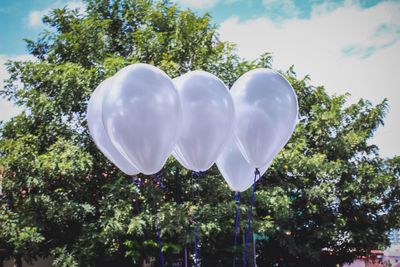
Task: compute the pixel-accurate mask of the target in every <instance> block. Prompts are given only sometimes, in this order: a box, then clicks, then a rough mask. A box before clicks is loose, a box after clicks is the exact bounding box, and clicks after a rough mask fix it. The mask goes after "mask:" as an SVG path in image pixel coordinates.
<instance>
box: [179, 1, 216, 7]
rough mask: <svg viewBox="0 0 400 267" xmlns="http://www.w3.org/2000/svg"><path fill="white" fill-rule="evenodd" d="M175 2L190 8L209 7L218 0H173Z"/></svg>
mask: <svg viewBox="0 0 400 267" xmlns="http://www.w3.org/2000/svg"><path fill="white" fill-rule="evenodd" d="M175 2H177V3H179V4H182V5H184V6H186V7H190V8H197V9H203V8H210V7H213V6H215V5H216V4H217V2H218V0H175Z"/></svg>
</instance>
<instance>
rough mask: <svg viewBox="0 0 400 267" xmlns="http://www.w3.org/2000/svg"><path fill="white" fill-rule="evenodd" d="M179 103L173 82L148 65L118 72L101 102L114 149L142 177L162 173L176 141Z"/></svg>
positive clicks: (161, 72)
mask: <svg viewBox="0 0 400 267" xmlns="http://www.w3.org/2000/svg"><path fill="white" fill-rule="evenodd" d="M181 113H182V109H181V104H180V100H179V95H178V92H177V91H176V89H175V87H174V84H173V83H172V80H171V79H170V78H169V77H168V76H167V75H166V74H165V73H164V72H163V71H162V70H160V69H158V68H156V67H154V66H151V65H148V64H133V65H130V66H127V67H125V68H123V69H122V70H120V71H119V72H118V73H117V74H116V75H115V76H114V79H113V90H110V91H109V92H108V94H107V95H106V97H105V98H104V102H103V121H104V125H105V128H106V130H107V133H108V136H109V137H110V139H111V141H112V143H113V144H114V145H115V147H116V148H117V149H118V150H119V151H121V152H122V153H123V154H124V155H126V156H127V159H128V160H129V161H130V162H131V163H133V164H134V166H135V167H136V168H137V169H138V170H139V171H140V172H142V173H144V174H154V173H157V172H158V171H160V170H161V168H162V167H163V165H164V163H165V161H166V160H167V158H168V156H169V155H170V154H171V151H172V149H173V148H174V145H175V143H176V140H177V136H178V131H179V124H180V121H181Z"/></svg>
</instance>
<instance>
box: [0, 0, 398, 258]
mask: <svg viewBox="0 0 400 267" xmlns="http://www.w3.org/2000/svg"><path fill="white" fill-rule="evenodd" d="M43 22H44V23H45V24H46V25H48V26H49V27H50V28H51V30H50V31H44V32H43V33H42V34H41V35H40V36H39V38H38V40H36V41H32V40H26V41H27V46H28V50H29V52H30V53H31V54H32V55H34V56H35V57H36V58H37V59H36V60H35V61H33V62H9V63H8V71H9V73H10V79H9V80H8V81H7V82H6V86H5V88H4V89H3V90H2V91H0V94H1V95H2V96H5V97H7V98H8V99H10V100H13V101H15V102H16V103H17V104H18V105H20V106H23V107H24V111H23V112H22V113H21V114H20V115H17V116H16V117H14V118H12V119H11V120H10V121H8V122H6V123H3V124H2V125H1V129H0V132H1V139H0V155H1V159H0V165H1V166H3V167H4V174H3V180H2V189H3V196H2V198H1V202H0V205H1V206H2V209H1V211H0V225H1V227H0V246H2V247H5V248H7V249H8V250H9V251H11V252H12V254H13V255H14V257H21V256H23V257H24V258H26V259H28V260H32V259H34V258H35V257H37V256H47V255H53V256H54V257H55V261H54V264H55V266H110V265H113V266H117V265H118V266H128V265H129V266H132V263H135V264H136V265H139V264H140V263H141V262H142V261H143V259H145V258H146V257H149V256H154V257H158V244H157V239H156V230H155V223H154V222H155V212H154V211H155V209H157V210H158V212H157V216H158V218H159V221H160V226H161V235H162V239H163V242H164V246H163V249H164V251H165V254H166V258H167V262H168V261H171V258H172V257H174V255H173V252H174V251H180V250H182V249H183V247H184V246H185V244H186V245H187V248H188V249H189V250H191V251H192V247H193V245H192V242H193V237H192V226H191V219H192V218H193V216H196V218H197V220H198V222H199V225H198V227H199V238H200V243H201V262H202V264H203V265H204V266H226V265H227V264H231V261H232V257H233V248H232V246H231V245H230V244H232V241H233V240H232V239H233V228H234V214H235V208H236V207H235V202H234V199H233V193H232V192H231V191H230V190H229V188H228V186H227V185H226V184H225V182H224V181H223V179H222V177H221V176H220V175H219V172H218V171H217V170H216V168H215V167H213V168H212V169H210V170H209V171H207V172H206V173H205V174H204V175H202V177H201V178H200V186H199V191H200V203H199V205H197V206H195V205H193V204H192V202H191V200H192V196H191V185H190V180H191V176H192V174H191V173H190V172H188V171H187V170H185V169H183V168H182V167H181V166H180V165H179V164H178V163H177V162H176V161H175V160H174V159H173V158H170V159H169V160H168V162H167V164H166V166H165V167H164V169H163V170H162V171H161V173H160V174H158V175H157V176H154V177H145V176H140V175H139V178H140V179H141V181H142V183H141V185H140V186H137V185H136V184H135V183H134V182H133V181H132V178H131V177H127V176H126V175H124V174H123V173H121V172H120V171H119V170H118V169H116V167H115V166H113V165H112V164H111V163H110V162H109V161H108V160H107V159H106V158H105V157H104V156H103V155H102V154H101V153H100V152H99V150H98V149H97V148H96V146H95V145H94V143H93V141H92V140H91V139H90V137H89V135H88V130H87V125H86V120H85V110H86V105H87V101H88V98H89V97H90V94H91V92H92V91H93V90H94V89H95V87H96V86H97V85H98V84H99V83H100V81H102V80H103V79H105V78H106V77H109V76H111V75H113V74H114V73H115V72H117V71H118V70H119V69H120V68H122V67H123V66H126V65H129V64H132V63H135V62H146V63H151V64H153V65H156V66H158V67H160V68H161V69H163V70H164V71H166V73H167V74H169V75H170V76H171V77H176V76H179V75H181V74H183V73H185V72H187V71H188V70H194V69H203V70H206V71H209V72H211V73H213V74H215V75H217V76H219V77H220V78H221V79H222V80H223V81H224V82H226V84H227V85H228V86H231V85H232V83H233V82H234V81H235V80H236V79H237V78H238V77H239V76H240V75H241V74H243V73H244V72H246V71H247V70H250V69H253V68H256V67H267V68H271V63H272V57H271V55H270V54H268V53H267V54H264V55H263V56H261V57H260V58H259V59H257V60H255V61H246V60H243V59H241V58H240V57H239V56H238V55H237V54H236V53H235V47H234V45H233V44H230V43H225V42H221V41H219V40H218V33H217V31H216V27H215V26H214V25H212V24H211V22H210V17H209V15H207V14H206V15H204V16H198V15H196V14H194V13H193V12H192V11H190V10H182V9H180V8H179V7H177V6H176V5H173V4H170V3H169V2H168V1H162V2H160V1H154V2H153V1H151V0H136V1H135V0H115V1H110V0H102V1H95V0H88V1H86V11H85V12H84V13H83V14H82V13H80V12H78V10H70V9H68V8H62V9H55V10H52V11H51V12H50V14H49V15H47V16H45V17H44V18H43ZM283 74H284V75H285V76H286V77H287V78H288V79H289V81H290V82H291V83H292V84H293V87H294V89H295V90H296V93H297V94H298V99H299V105H300V114H301V118H300V123H299V125H298V126H297V128H296V131H295V133H294V136H293V137H292V139H291V140H290V142H289V143H288V144H287V146H286V147H285V149H284V150H283V151H282V152H281V153H280V154H279V156H278V157H277V158H276V160H275V161H274V163H273V165H272V166H271V168H270V169H269V170H268V171H267V173H266V175H265V177H264V178H263V179H261V180H260V181H259V183H258V184H257V187H258V189H257V192H256V203H255V209H254V217H253V230H254V231H255V232H257V233H261V234H264V235H267V236H268V239H267V240H264V241H260V242H258V243H257V251H258V255H259V257H258V263H259V264H260V265H261V266H268V265H272V264H279V266H294V265H304V266H313V265H314V266H330V265H332V264H336V263H341V262H344V261H347V260H350V259H352V258H354V257H355V256H356V255H363V254H366V253H367V252H368V251H369V250H370V249H372V248H376V247H380V246H385V245H387V244H388V238H387V237H386V235H385V233H386V232H387V231H388V230H390V229H392V228H394V227H398V226H399V220H398V219H397V218H398V216H399V197H398V196H399V183H398V178H399V160H400V159H399V158H393V159H382V158H380V157H379V154H378V148H377V147H376V146H374V145H369V144H368V140H369V139H370V138H371V137H372V136H373V133H374V132H375V130H376V129H377V128H378V127H379V126H380V125H381V124H383V118H384V115H385V112H386V109H387V104H386V101H384V102H382V103H381V104H379V105H377V106H373V105H372V104H371V103H369V102H368V101H365V100H360V101H359V102H358V103H356V104H353V105H348V104H347V103H346V97H347V96H346V95H344V96H330V95H328V94H327V93H326V91H325V89H324V88H323V87H314V86H312V85H310V81H309V78H308V77H305V78H303V79H299V78H297V77H296V74H295V72H294V70H293V68H291V69H289V70H288V71H286V72H284V73H283ZM160 177H162V183H163V184H164V185H165V188H162V187H161V186H160V182H159V178H160ZM163 187H164V186H163ZM250 196H251V192H245V193H244V194H242V201H243V203H249V199H250ZM247 206H248V205H244V204H243V205H242V210H241V214H242V216H241V220H240V231H241V233H243V232H244V231H245V224H246V216H247V211H248V207H247ZM329 254H332V255H329Z"/></svg>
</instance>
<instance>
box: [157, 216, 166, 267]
mask: <svg viewBox="0 0 400 267" xmlns="http://www.w3.org/2000/svg"><path fill="white" fill-rule="evenodd" d="M155 219H156V230H157V240H158V244H159V247H160V258H161V266H162V267H164V262H165V260H164V253H163V251H162V247H163V242H162V240H161V229H160V224H159V222H158V215H157V209H155Z"/></svg>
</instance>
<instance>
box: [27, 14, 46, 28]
mask: <svg viewBox="0 0 400 267" xmlns="http://www.w3.org/2000/svg"><path fill="white" fill-rule="evenodd" d="M45 13H47V10H41V11H39V10H32V11H31V12H29V15H28V23H29V26H31V27H38V26H41V25H42V17H43V15H44V14H45Z"/></svg>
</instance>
